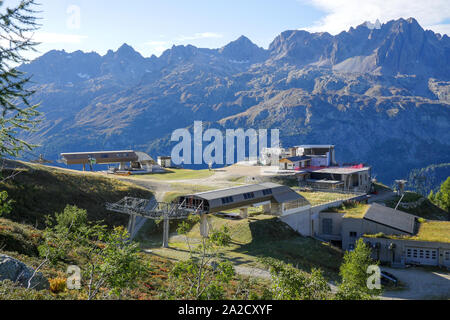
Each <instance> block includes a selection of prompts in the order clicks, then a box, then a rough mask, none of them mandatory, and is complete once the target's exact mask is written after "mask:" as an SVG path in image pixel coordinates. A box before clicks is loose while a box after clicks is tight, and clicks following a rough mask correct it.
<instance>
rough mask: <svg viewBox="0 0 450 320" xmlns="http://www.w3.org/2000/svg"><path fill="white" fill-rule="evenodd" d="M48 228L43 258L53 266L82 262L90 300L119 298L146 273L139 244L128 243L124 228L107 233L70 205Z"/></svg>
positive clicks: (84, 281) (51, 220)
mask: <svg viewBox="0 0 450 320" xmlns="http://www.w3.org/2000/svg"><path fill="white" fill-rule="evenodd" d="M47 224H48V227H47V229H46V230H45V241H44V243H43V244H42V245H41V246H40V247H39V253H40V255H41V256H42V257H43V258H44V259H45V260H44V261H46V260H47V261H48V262H50V263H53V264H56V263H58V262H59V261H68V260H70V259H73V258H76V261H83V263H82V265H78V266H79V267H80V269H81V270H82V279H83V286H85V287H87V298H88V299H89V300H91V299H95V298H97V297H98V295H99V293H101V292H102V293H105V290H106V295H107V297H111V296H115V297H118V298H120V297H121V295H122V292H123V290H125V289H131V288H134V287H135V286H136V283H137V279H138V278H139V276H140V275H142V274H143V273H144V272H145V271H146V270H147V266H146V265H145V263H144V261H143V260H142V258H141V257H140V255H139V251H140V249H139V247H138V244H136V243H133V242H131V241H129V240H128V238H129V236H128V233H127V231H126V230H125V229H124V228H123V227H116V228H114V229H113V230H108V229H107V227H106V226H105V225H100V224H93V223H89V222H88V221H87V213H86V210H83V209H79V208H77V207H76V206H69V205H68V206H66V208H65V209H64V211H63V212H62V213H59V214H56V218H55V219H50V218H49V219H48V222H47ZM69 253H70V254H71V255H73V256H72V257H70V256H69Z"/></svg>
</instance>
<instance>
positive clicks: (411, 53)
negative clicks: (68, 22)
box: [20, 19, 450, 184]
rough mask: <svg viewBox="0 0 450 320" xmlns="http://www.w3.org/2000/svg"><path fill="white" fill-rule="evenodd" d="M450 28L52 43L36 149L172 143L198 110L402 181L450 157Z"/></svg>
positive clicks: (39, 62) (41, 84)
mask: <svg viewBox="0 0 450 320" xmlns="http://www.w3.org/2000/svg"><path fill="white" fill-rule="evenodd" d="M449 59H450V38H448V37H447V36H446V35H443V36H442V35H440V34H436V33H434V32H432V31H429V30H426V31H425V30H423V28H422V27H421V26H420V25H419V24H418V23H417V21H416V20H414V19H398V20H393V21H389V22H387V23H384V24H383V25H377V26H376V27H372V26H369V27H368V25H367V23H364V24H362V25H360V26H357V27H356V28H350V30H348V31H343V32H341V33H340V34H338V35H331V34H328V33H310V32H307V31H302V30H291V31H285V32H282V33H281V34H280V35H279V36H278V37H276V38H275V40H274V41H273V42H272V43H271V44H270V46H269V48H268V49H267V50H265V49H263V48H259V47H258V46H256V45H255V44H253V43H252V42H251V41H250V40H249V39H247V38H246V37H240V38H238V39H237V40H235V41H233V42H231V43H229V44H228V45H226V46H224V47H222V48H220V49H206V48H197V47H194V46H192V45H186V46H183V45H178V46H173V47H172V48H170V49H168V50H166V51H165V52H164V53H163V54H162V55H161V56H160V57H155V56H152V57H150V58H144V57H142V56H141V55H140V54H138V53H137V52H135V51H134V49H133V48H131V47H130V46H128V45H123V46H122V47H121V48H119V50H117V51H115V52H114V51H112V50H111V51H108V53H107V54H106V55H104V56H100V55H98V54H96V53H83V52H81V51H77V52H74V53H67V52H64V51H62V52H61V51H51V52H48V53H46V54H44V55H43V56H42V57H40V58H38V59H36V60H34V61H32V62H31V63H29V64H26V65H23V66H21V67H20V69H21V70H22V71H24V72H26V73H28V75H33V78H32V79H33V81H34V82H35V85H34V86H33V89H34V90H35V91H36V94H35V95H34V96H33V99H32V102H33V103H40V107H39V111H41V112H42V113H43V114H44V119H43V121H42V122H41V123H40V124H39V127H38V128H37V129H38V130H37V131H36V132H33V133H32V134H31V136H25V137H23V138H25V139H29V140H30V141H34V142H36V143H39V145H41V146H42V147H41V148H38V149H36V150H35V151H34V153H37V154H39V153H43V154H45V156H46V158H49V159H56V158H58V155H59V153H61V152H66V151H90V150H97V149H110V150H113V149H125V148H130V146H133V147H132V148H134V149H137V150H142V151H146V152H148V153H150V154H151V155H152V156H157V155H159V154H170V152H171V147H172V146H173V145H174V144H171V143H170V135H171V133H172V132H173V130H175V129H178V128H186V127H191V126H192V125H193V122H194V120H201V121H203V122H208V124H209V125H210V126H218V127H220V128H221V129H227V128H233V129H234V128H238V127H240V126H243V127H251V128H254V129H258V128H267V129H274V128H278V129H280V138H281V141H282V143H283V144H284V145H286V146H287V145H291V144H293V145H298V144H302V143H306V144H311V143H312V144H316V143H318V144H320V143H325V144H334V145H336V153H337V155H338V157H339V159H337V160H338V162H365V163H368V164H371V165H373V171H372V172H373V173H374V174H375V175H376V176H377V178H379V179H380V180H381V181H383V182H385V183H387V184H390V183H391V182H392V181H393V180H394V179H398V178H400V177H405V175H407V174H408V172H409V171H410V170H411V169H413V168H422V167H426V166H427V165H429V164H430V163H448V162H450V158H449V157H450V60H449Z"/></svg>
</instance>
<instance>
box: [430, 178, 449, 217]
mask: <svg viewBox="0 0 450 320" xmlns="http://www.w3.org/2000/svg"><path fill="white" fill-rule="evenodd" d="M428 199H429V200H430V201H431V202H433V203H434V204H435V205H437V206H438V207H440V208H441V209H443V210H445V211H447V212H448V213H450V177H448V178H447V180H445V181H444V182H443V183H442V184H441V188H440V190H439V191H438V192H436V193H433V191H431V192H430V194H429V196H428Z"/></svg>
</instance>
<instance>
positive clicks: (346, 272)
mask: <svg viewBox="0 0 450 320" xmlns="http://www.w3.org/2000/svg"><path fill="white" fill-rule="evenodd" d="M376 264H377V263H375V262H374V261H373V260H372V258H371V250H370V248H369V247H368V246H367V245H366V244H365V243H364V241H363V239H362V238H360V239H359V240H358V241H357V243H356V247H355V250H353V251H347V252H346V253H345V255H344V261H343V263H342V264H341V267H340V275H341V277H342V282H341V284H340V285H339V288H338V292H337V294H336V298H337V299H340V300H369V299H373V297H374V295H377V294H379V293H380V292H379V291H378V290H374V289H369V288H368V286H367V279H368V276H369V275H368V274H367V270H368V267H369V266H370V265H376Z"/></svg>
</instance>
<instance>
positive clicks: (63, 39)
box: [33, 32, 87, 44]
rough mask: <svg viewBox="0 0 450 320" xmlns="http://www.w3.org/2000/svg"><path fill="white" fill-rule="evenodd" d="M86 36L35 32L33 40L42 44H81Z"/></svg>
mask: <svg viewBox="0 0 450 320" xmlns="http://www.w3.org/2000/svg"><path fill="white" fill-rule="evenodd" d="M86 38H87V36H83V35H79V34H64V33H52V32H36V33H35V34H34V35H33V40H34V41H36V42H42V43H71V44H73V43H75V44H76V43H81V42H82V41H83V40H84V39H86Z"/></svg>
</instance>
